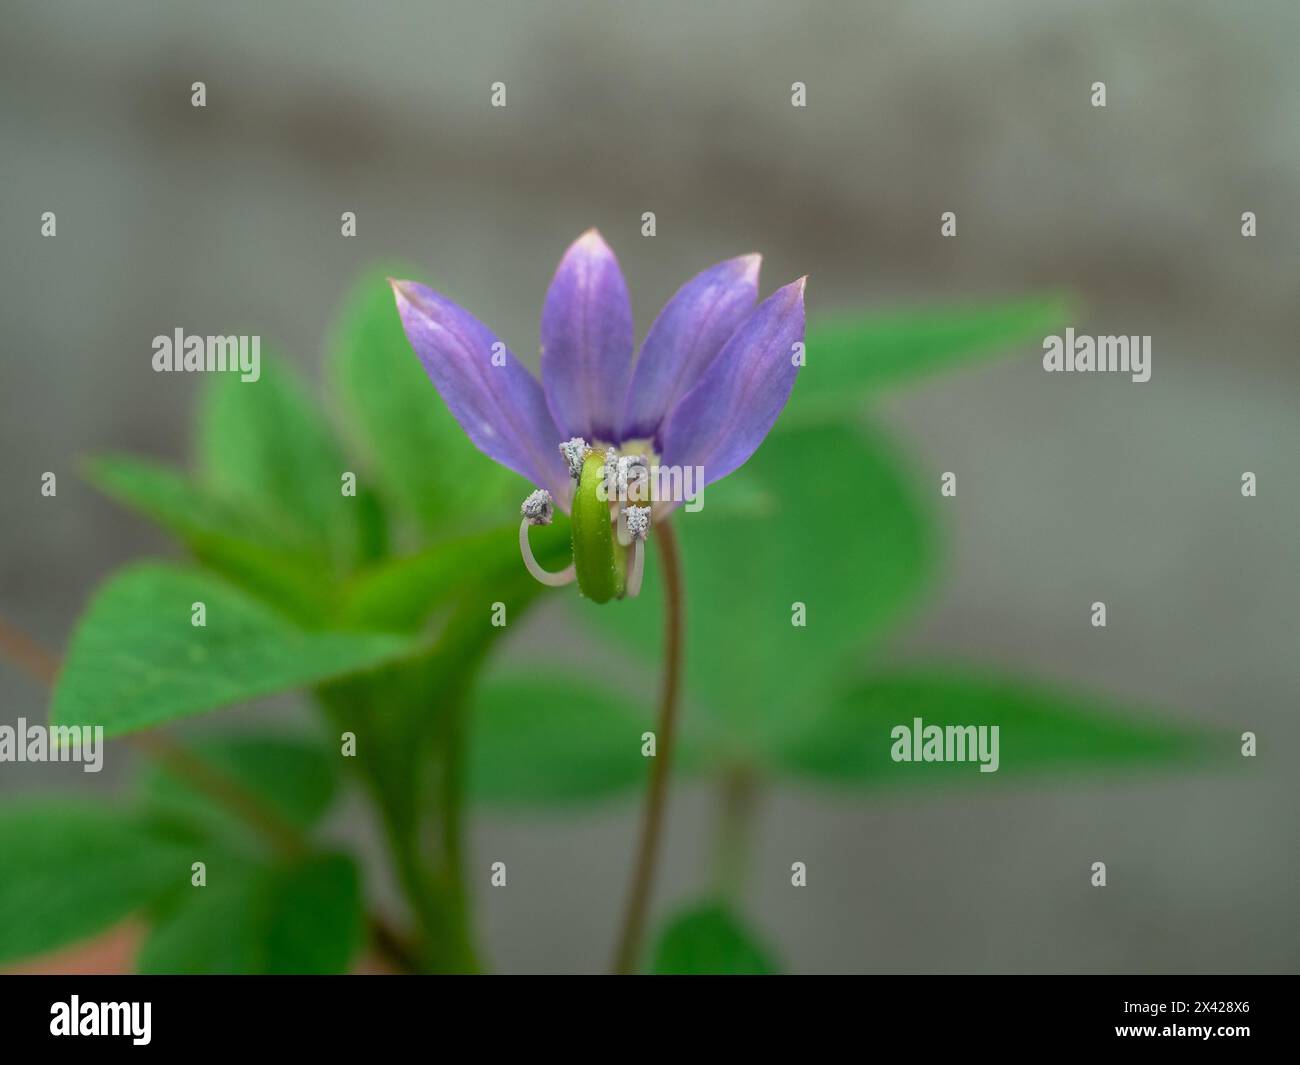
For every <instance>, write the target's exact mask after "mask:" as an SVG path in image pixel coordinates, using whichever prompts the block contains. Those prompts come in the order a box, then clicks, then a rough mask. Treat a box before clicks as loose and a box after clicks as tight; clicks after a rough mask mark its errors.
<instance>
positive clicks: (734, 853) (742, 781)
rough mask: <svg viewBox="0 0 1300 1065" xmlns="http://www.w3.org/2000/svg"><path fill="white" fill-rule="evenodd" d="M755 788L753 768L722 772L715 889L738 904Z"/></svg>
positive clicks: (747, 851)
mask: <svg viewBox="0 0 1300 1065" xmlns="http://www.w3.org/2000/svg"><path fill="white" fill-rule="evenodd" d="M757 790H758V788H757V780H756V779H755V776H754V773H753V771H752V770H750V769H748V768H745V767H744V766H735V767H733V768H731V769H728V770H727V771H726V772H725V773H724V774H723V775H722V782H721V787H720V794H719V804H718V805H719V808H718V837H717V839H718V842H717V865H716V867H715V872H714V888H715V890H716V891H717V893H718V897H719V898H721V899H725V900H726V901H728V902H732V903H739V901H740V890H741V886H742V885H743V884H744V880H745V864H746V861H747V860H748V856H749V840H750V829H751V827H752V824H753V819H754V804H755V799H756V797H757V794H756V793H757Z"/></svg>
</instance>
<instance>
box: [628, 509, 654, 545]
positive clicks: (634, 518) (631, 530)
mask: <svg viewBox="0 0 1300 1065" xmlns="http://www.w3.org/2000/svg"><path fill="white" fill-rule="evenodd" d="M623 518H624V520H625V521H626V522H627V531H628V535H629V536H631V537H632V539H633V540H637V541H640V540H644V539H645V538H646V534H647V533H648V532H649V531H650V508H649V507H624V508H623Z"/></svg>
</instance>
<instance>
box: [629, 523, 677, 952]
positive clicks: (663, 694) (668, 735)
mask: <svg viewBox="0 0 1300 1065" xmlns="http://www.w3.org/2000/svg"><path fill="white" fill-rule="evenodd" d="M653 539H654V540H655V542H656V543H657V544H658V545H659V559H660V562H661V563H662V564H663V583H664V672H663V680H662V683H661V687H660V690H659V717H658V725H657V730H658V732H657V737H656V748H655V759H654V761H653V762H652V763H651V765H650V785H649V787H648V789H647V791H646V800H645V807H644V809H643V811H642V816H641V841H640V846H639V847H638V848H637V856H636V867H635V870H634V872H633V874H632V888H631V891H630V893H629V894H628V900H627V909H626V911H625V912H624V915H623V929H622V932H621V933H620V935H619V941H618V950H617V953H616V954H615V956H614V971H615V972H616V973H620V974H624V975H626V974H629V973H633V972H635V971H636V967H637V961H638V959H639V958H640V955H641V940H642V937H643V935H644V933H645V919H646V911H647V910H648V908H649V904H650V889H651V887H652V886H653V884H654V874H655V863H656V860H657V859H658V855H659V836H660V834H661V831H662V828H663V817H664V806H665V804H666V801H667V798H668V777H669V773H670V770H671V768H672V765H671V763H672V756H673V738H674V736H675V734H676V731H677V702H678V694H679V691H680V688H681V674H682V628H683V609H682V567H681V558H680V555H679V553H678V549H677V537H676V534H675V533H674V532H673V527H672V525H671V524H669V523H668V522H664V523H663V524H662V525H660V526H658V527H657V528H656V529H655V531H654V536H653Z"/></svg>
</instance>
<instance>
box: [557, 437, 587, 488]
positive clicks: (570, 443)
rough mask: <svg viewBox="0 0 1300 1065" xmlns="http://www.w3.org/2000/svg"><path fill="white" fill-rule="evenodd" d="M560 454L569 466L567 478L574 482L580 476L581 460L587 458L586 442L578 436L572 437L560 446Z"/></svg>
mask: <svg viewBox="0 0 1300 1065" xmlns="http://www.w3.org/2000/svg"><path fill="white" fill-rule="evenodd" d="M560 454H562V455H563V456H564V461H565V462H567V463H568V464H569V476H570V477H572V478H573V479H574V480H575V481H576V480H577V479H578V478H579V477H581V476H582V460H583V459H585V458H586V457H587V441H585V440H584V439H583V438H582V437H580V436H575V437H572V438H571V439H569V440H566V441H564V443H562V444H561V445H560Z"/></svg>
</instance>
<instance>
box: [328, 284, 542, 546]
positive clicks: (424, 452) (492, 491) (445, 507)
mask: <svg viewBox="0 0 1300 1065" xmlns="http://www.w3.org/2000/svg"><path fill="white" fill-rule="evenodd" d="M389 273H390V274H391V275H392V276H395V277H410V276H412V271H411V270H409V269H406V268H401V269H394V270H392V271H389ZM330 377H331V382H332V386H333V390H334V394H335V397H336V400H337V402H338V404H339V406H340V407H341V409H342V410H343V411H344V412H345V413H346V414H347V416H348V418H349V420H350V422H351V423H352V425H353V426H354V427H355V430H356V431H357V433H358V435H359V436H360V437H361V439H362V441H363V442H364V443H365V444H366V445H367V447H368V450H369V452H370V454H371V457H372V458H373V459H374V461H375V463H376V466H377V470H376V473H377V476H378V477H379V479H380V482H381V484H382V486H383V492H384V495H385V496H386V497H387V498H389V499H391V500H393V501H394V502H395V503H397V504H398V505H400V506H401V507H403V508H404V510H405V512H406V513H408V514H410V515H412V516H413V517H414V518H416V519H417V520H418V521H419V522H420V523H421V524H422V526H423V528H424V529H425V530H426V531H429V532H441V533H446V532H447V531H448V530H452V529H455V528H457V527H458V526H464V525H467V524H472V523H473V519H474V518H476V517H477V516H478V515H481V514H483V513H485V512H486V513H489V514H490V513H493V512H496V511H497V510H498V509H499V510H500V512H501V513H507V512H513V511H514V509H515V508H517V507H518V504H519V499H522V498H523V496H524V495H525V494H527V486H525V485H524V484H523V482H522V481H520V480H519V478H517V477H515V476H514V475H513V474H511V473H510V472H509V471H507V470H505V469H503V468H502V467H500V466H498V465H497V464H496V463H495V462H493V461H492V460H491V459H489V458H488V457H487V456H486V455H484V454H482V453H481V452H480V451H478V449H477V448H475V447H474V445H473V444H472V443H470V441H469V438H468V437H467V436H466V435H465V432H464V430H462V429H461V427H460V426H459V425H458V424H457V423H456V420H455V419H454V418H453V417H452V416H451V413H450V412H449V411H448V410H447V406H446V404H445V403H443V401H442V397H441V396H439V395H438V392H437V389H435V388H434V386H433V384H432V382H431V381H430V380H429V378H428V376H427V375H426V374H425V372H424V369H423V368H422V367H421V366H420V361H419V359H418V358H416V355H415V352H414V351H412V350H411V345H410V344H409V343H408V342H407V339H406V333H405V332H404V331H403V329H402V323H401V320H400V319H399V318H398V315H397V306H396V304H395V302H394V300H393V293H392V289H391V287H390V286H389V283H388V279H387V276H386V274H385V272H382V271H372V272H371V273H369V274H368V275H366V277H364V278H363V279H362V281H361V282H360V283H359V284H358V285H357V287H356V289H355V291H354V292H353V294H352V296H351V298H350V299H349V301H348V303H347V306H346V309H345V312H344V314H343V315H342V317H341V319H340V321H339V323H338V327H337V329H336V331H335V333H334V338H333V343H332V345H331V357H330ZM515 497H518V498H515Z"/></svg>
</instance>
